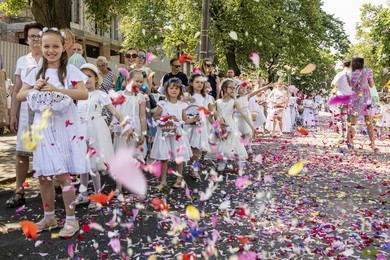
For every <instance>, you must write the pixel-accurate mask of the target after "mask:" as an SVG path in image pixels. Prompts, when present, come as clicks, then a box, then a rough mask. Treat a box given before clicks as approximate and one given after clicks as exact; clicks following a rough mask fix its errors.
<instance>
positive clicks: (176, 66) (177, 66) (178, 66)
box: [172, 65, 181, 69]
mask: <svg viewBox="0 0 390 260" xmlns="http://www.w3.org/2000/svg"><path fill="white" fill-rule="evenodd" d="M172 67H175V68H176V69H178V68H180V67H181V65H172Z"/></svg>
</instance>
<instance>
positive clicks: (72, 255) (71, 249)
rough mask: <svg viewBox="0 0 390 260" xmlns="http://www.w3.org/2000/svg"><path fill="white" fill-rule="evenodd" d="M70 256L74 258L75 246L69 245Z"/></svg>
mask: <svg viewBox="0 0 390 260" xmlns="http://www.w3.org/2000/svg"><path fill="white" fill-rule="evenodd" d="M68 255H69V256H70V257H74V249H73V244H70V245H68Z"/></svg>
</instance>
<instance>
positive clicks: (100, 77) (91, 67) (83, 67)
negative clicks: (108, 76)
mask: <svg viewBox="0 0 390 260" xmlns="http://www.w3.org/2000/svg"><path fill="white" fill-rule="evenodd" d="M82 69H89V70H92V71H93V72H94V73H95V74H96V75H97V77H98V84H97V86H98V87H99V86H100V85H101V84H102V82H103V78H102V75H100V73H99V70H98V68H97V67H96V66H95V65H93V64H92V63H85V64H83V65H82V66H81V67H80V70H82Z"/></svg>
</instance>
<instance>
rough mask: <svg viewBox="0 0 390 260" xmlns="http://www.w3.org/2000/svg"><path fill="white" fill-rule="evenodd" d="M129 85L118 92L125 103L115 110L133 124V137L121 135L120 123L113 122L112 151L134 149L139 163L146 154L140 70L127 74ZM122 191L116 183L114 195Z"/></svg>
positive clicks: (144, 103)
mask: <svg viewBox="0 0 390 260" xmlns="http://www.w3.org/2000/svg"><path fill="white" fill-rule="evenodd" d="M128 81H129V84H128V85H127V86H126V88H125V90H123V91H119V92H118V93H120V94H121V95H123V96H124V97H125V102H123V103H122V104H121V105H118V106H117V107H116V110H117V111H118V112H119V113H120V114H121V115H122V116H124V117H125V118H126V119H129V118H130V119H132V120H133V122H134V129H133V130H134V137H133V138H130V139H129V136H128V135H127V134H126V135H124V134H123V129H122V127H121V122H120V121H118V120H115V119H114V120H113V121H112V123H111V125H112V128H113V132H114V133H115V134H114V150H115V151H118V150H119V149H120V148H125V147H132V148H134V151H133V152H134V153H133V156H134V158H135V159H137V160H139V161H140V162H144V159H145V157H146V154H147V145H146V140H145V136H146V135H147V132H146V97H145V95H144V94H142V93H141V91H140V87H141V85H142V83H143V75H142V71H140V70H132V71H130V73H129V78H128ZM121 191H122V185H121V184H120V183H118V182H117V185H116V190H115V194H116V195H119V194H120V193H121Z"/></svg>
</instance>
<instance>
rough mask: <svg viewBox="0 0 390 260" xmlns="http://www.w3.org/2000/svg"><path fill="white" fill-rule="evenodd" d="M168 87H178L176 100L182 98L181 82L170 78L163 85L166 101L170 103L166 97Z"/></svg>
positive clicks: (167, 96)
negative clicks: (178, 91)
mask: <svg viewBox="0 0 390 260" xmlns="http://www.w3.org/2000/svg"><path fill="white" fill-rule="evenodd" d="M170 86H176V87H179V89H180V93H179V95H178V96H177V99H178V100H180V99H181V98H182V97H183V96H184V92H183V87H182V82H181V80H180V79H179V78H171V79H169V80H168V81H167V82H165V84H164V95H165V97H166V98H167V100H168V101H171V100H170V97H169V95H168V88H169V87H170Z"/></svg>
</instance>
